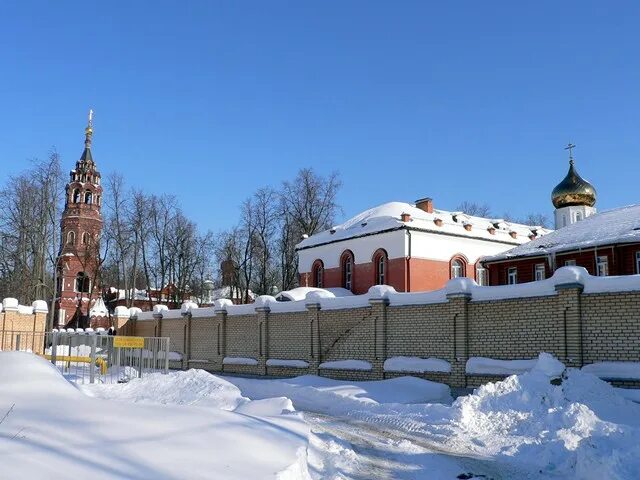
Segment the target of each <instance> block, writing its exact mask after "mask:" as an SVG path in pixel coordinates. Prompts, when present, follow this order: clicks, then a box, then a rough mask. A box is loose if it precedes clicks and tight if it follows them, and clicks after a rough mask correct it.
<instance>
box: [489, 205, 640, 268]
mask: <svg viewBox="0 0 640 480" xmlns="http://www.w3.org/2000/svg"><path fill="white" fill-rule="evenodd" d="M636 242H638V243H640V205H630V206H627V207H621V208H616V209H614V210H608V211H606V212H602V213H597V214H595V215H591V216H590V217H587V218H585V219H584V220H582V221H580V222H577V223H574V224H571V225H568V226H566V227H563V228H561V229H559V230H556V231H554V232H551V233H549V234H548V235H546V236H544V237H543V238H538V239H535V240H533V241H532V242H529V243H526V244H524V245H520V246H518V247H516V248H513V249H511V250H508V251H506V252H504V253H501V254H498V255H494V256H492V257H486V258H485V259H484V261H487V262H493V261H500V260H508V259H511V258H517V257H534V256H540V255H553V254H556V253H561V252H569V251H574V250H580V249H583V248H593V247H598V246H604V245H615V244H625V243H636Z"/></svg>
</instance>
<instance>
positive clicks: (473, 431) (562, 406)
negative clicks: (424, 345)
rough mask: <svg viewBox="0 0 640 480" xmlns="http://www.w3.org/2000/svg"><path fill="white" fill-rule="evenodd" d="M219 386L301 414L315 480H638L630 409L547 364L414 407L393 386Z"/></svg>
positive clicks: (300, 382) (594, 383)
mask: <svg viewBox="0 0 640 480" xmlns="http://www.w3.org/2000/svg"><path fill="white" fill-rule="evenodd" d="M407 378H408V377H401V378H399V379H393V380H397V381H405V380H406V379H407ZM228 380H229V381H230V382H232V383H234V384H236V385H237V386H238V387H239V388H240V390H241V391H242V393H243V395H245V396H248V397H249V398H262V397H266V396H271V395H285V396H287V397H289V398H290V399H291V400H292V402H293V405H294V407H296V408H297V409H299V410H304V411H305V418H306V419H307V421H309V422H310V423H311V425H312V432H313V433H314V435H313V436H312V441H311V447H310V456H309V462H310V471H311V473H312V475H314V474H315V475H317V477H316V478H337V479H342V478H425V474H426V473H425V472H429V473H428V476H427V477H426V478H429V479H450V478H456V476H457V475H460V474H463V473H465V472H468V473H473V474H475V475H477V476H478V477H477V478H483V477H481V476H482V475H485V477H484V478H531V479H537V478H563V479H564V478H567V479H603V478H607V479H631V478H640V405H638V404H636V403H633V402H631V401H629V400H626V399H625V398H623V396H621V395H620V394H619V391H618V390H616V389H614V388H612V387H611V386H610V385H609V384H607V383H605V382H603V381H601V380H600V379H598V378H597V377H595V376H593V375H591V374H589V373H585V372H582V371H580V370H576V369H568V370H565V367H564V365H563V364H561V363H560V362H558V361H557V360H555V359H554V358H553V357H551V356H550V355H548V354H541V356H540V358H539V359H538V360H537V361H536V362H535V364H534V365H533V368H531V371H529V372H526V373H523V374H521V375H514V376H511V377H508V378H507V379H505V380H504V381H502V382H497V383H491V384H488V385H485V386H483V387H481V388H479V389H477V390H476V391H475V392H474V393H473V394H472V395H468V396H465V397H460V398H459V399H457V400H456V401H455V402H453V403H452V404H451V405H447V404H438V403H416V402H433V401H438V400H437V399H436V396H437V395H436V393H437V391H436V390H434V389H432V388H430V387H427V386H426V385H425V386H424V387H423V389H422V390H420V388H417V391H421V394H422V396H423V400H420V399H419V398H417V397H416V396H413V397H411V396H406V397H405V394H406V392H407V391H408V389H407V388H406V387H407V385H402V384H398V385H393V384H387V385H386V388H385V389H384V391H383V392H380V391H379V390H378V389H377V388H376V386H375V384H380V383H381V382H352V383H351V385H352V386H351V387H350V386H349V382H336V383H335V384H333V385H332V382H334V381H330V380H327V382H328V383H327V386H325V385H322V383H321V382H317V381H315V380H314V377H298V378H295V379H288V380H271V381H270V380H254V379H245V378H228ZM410 380H411V381H413V380H417V379H410ZM390 381H391V380H388V381H385V382H390ZM429 383H430V382H429ZM435 385H438V384H435ZM379 386H380V387H381V386H382V385H379ZM413 386H414V387H417V385H413ZM415 391H416V390H414V393H415ZM429 395H431V396H429ZM403 397H404V398H403ZM427 397H428V400H427V399H426V398H427ZM404 400H406V401H404ZM439 400H440V401H442V400H443V399H442V398H440V399H439ZM306 412H312V413H311V414H310V413H306ZM318 414H320V417H318V416H317V415H318ZM327 419H328V420H327ZM337 420H341V421H337ZM376 432H377V433H376ZM327 465H329V467H327ZM323 469H324V470H323ZM363 469H364V470H363ZM318 471H319V472H321V473H320V474H318V473H317V472H318ZM367 472H368V473H367ZM455 472H457V473H455ZM327 473H328V476H326V475H325V474H327ZM453 473H455V475H453ZM367 475H370V476H368V477H367ZM452 475H453V476H452Z"/></svg>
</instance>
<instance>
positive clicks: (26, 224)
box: [0, 151, 62, 310]
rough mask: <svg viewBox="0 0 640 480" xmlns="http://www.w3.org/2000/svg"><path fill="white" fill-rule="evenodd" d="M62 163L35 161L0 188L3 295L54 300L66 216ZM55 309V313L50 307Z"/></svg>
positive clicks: (0, 288) (53, 158)
mask: <svg viewBox="0 0 640 480" xmlns="http://www.w3.org/2000/svg"><path fill="white" fill-rule="evenodd" d="M61 178H62V175H61V171H60V160H59V156H58V154H57V152H55V151H52V152H51V154H50V155H49V158H48V159H47V160H45V161H38V160H34V161H33V162H32V166H31V167H30V168H29V169H27V170H26V171H25V172H24V173H22V174H20V175H17V176H15V177H11V178H9V180H8V181H7V183H6V184H5V186H4V187H3V188H2V189H1V190H0V293H1V294H2V295H4V296H14V297H17V298H18V300H20V301H21V302H23V303H28V302H31V301H33V300H35V299H48V300H50V301H51V303H52V305H53V302H54V301H55V299H54V297H55V295H54V286H55V283H56V279H55V274H56V269H55V262H56V258H57V254H58V248H59V219H60V212H61V199H62V192H61V190H62V189H61V182H62V180H61ZM51 310H53V309H51Z"/></svg>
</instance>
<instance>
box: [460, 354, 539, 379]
mask: <svg viewBox="0 0 640 480" xmlns="http://www.w3.org/2000/svg"><path fill="white" fill-rule="evenodd" d="M536 362H537V360H536V359H535V358H534V359H531V360H497V359H495V358H486V357H471V358H470V359H469V360H467V366H466V371H467V373H468V374H470V375H517V374H519V373H525V372H528V371H529V370H531V369H532V368H533V367H534V366H535V365H536Z"/></svg>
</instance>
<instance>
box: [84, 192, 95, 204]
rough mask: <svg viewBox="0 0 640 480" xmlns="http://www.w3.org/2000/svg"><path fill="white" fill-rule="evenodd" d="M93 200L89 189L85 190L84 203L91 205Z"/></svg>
mask: <svg viewBox="0 0 640 480" xmlns="http://www.w3.org/2000/svg"><path fill="white" fill-rule="evenodd" d="M92 201H93V193H91V192H90V191H87V192H85V193H84V203H86V204H88V205H91V202H92Z"/></svg>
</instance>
